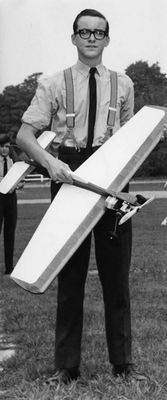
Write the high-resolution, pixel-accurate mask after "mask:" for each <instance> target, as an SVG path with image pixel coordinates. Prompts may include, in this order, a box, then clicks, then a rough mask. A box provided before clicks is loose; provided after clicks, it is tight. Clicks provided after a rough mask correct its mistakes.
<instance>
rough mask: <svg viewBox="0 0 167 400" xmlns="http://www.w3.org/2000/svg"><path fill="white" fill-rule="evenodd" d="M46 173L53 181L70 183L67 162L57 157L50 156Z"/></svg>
mask: <svg viewBox="0 0 167 400" xmlns="http://www.w3.org/2000/svg"><path fill="white" fill-rule="evenodd" d="M47 170H48V173H49V175H50V177H51V179H52V180H53V181H55V182H56V183H57V182H69V183H72V177H71V172H72V171H71V169H70V167H69V166H68V164H66V163H64V162H63V161H61V160H59V159H58V158H54V157H52V156H51V157H50V159H49V163H48V167H47Z"/></svg>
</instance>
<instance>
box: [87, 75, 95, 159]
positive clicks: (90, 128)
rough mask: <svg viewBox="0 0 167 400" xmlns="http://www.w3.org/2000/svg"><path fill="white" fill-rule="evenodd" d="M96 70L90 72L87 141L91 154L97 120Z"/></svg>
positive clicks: (88, 151) (88, 150)
mask: <svg viewBox="0 0 167 400" xmlns="http://www.w3.org/2000/svg"><path fill="white" fill-rule="evenodd" d="M96 72H97V69H96V68H91V69H90V71H89V74H90V76H89V116H88V141H87V146H86V149H87V153H88V155H90V154H91V152H92V151H91V150H92V143H93V136H94V125H95V119H96V97H97V96H96V78H95V73H96Z"/></svg>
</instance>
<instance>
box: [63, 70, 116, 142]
mask: <svg viewBox="0 0 167 400" xmlns="http://www.w3.org/2000/svg"><path fill="white" fill-rule="evenodd" d="M64 78H65V85H66V121H67V128H68V133H67V135H69V134H71V135H72V137H73V140H74V142H75V146H76V147H78V146H77V141H76V138H75V137H74V134H73V128H74V126H75V112H74V85H73V77H72V70H71V68H67V69H65V70H64ZM110 86H111V91H110V105H109V110H108V116H107V133H108V135H110V136H111V135H112V130H113V127H114V124H115V117H116V105H117V91H118V90H117V87H118V84H117V73H116V72H115V71H110ZM66 138H67V136H66V135H65V138H64V140H63V142H64V141H65V140H66Z"/></svg>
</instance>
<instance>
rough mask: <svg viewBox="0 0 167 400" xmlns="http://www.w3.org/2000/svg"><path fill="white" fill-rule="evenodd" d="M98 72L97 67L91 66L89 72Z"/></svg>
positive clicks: (91, 73) (92, 73)
mask: <svg viewBox="0 0 167 400" xmlns="http://www.w3.org/2000/svg"><path fill="white" fill-rule="evenodd" d="M96 72H97V69H96V67H92V68H90V70H89V74H90V75H94V74H95V73H96Z"/></svg>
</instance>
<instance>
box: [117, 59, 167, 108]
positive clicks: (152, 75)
mask: <svg viewBox="0 0 167 400" xmlns="http://www.w3.org/2000/svg"><path fill="white" fill-rule="evenodd" d="M125 72H126V74H127V75H128V76H129V77H130V78H131V79H132V81H133V83H134V91H135V113H136V112H137V111H139V110H140V109H141V108H142V107H143V106H144V105H158V106H165V104H167V77H166V75H165V74H163V73H161V71H160V67H159V65H158V63H155V64H153V65H152V66H150V67H149V65H148V63H147V62H146V61H137V62H136V63H134V64H131V65H129V67H127V68H126V70H125Z"/></svg>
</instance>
